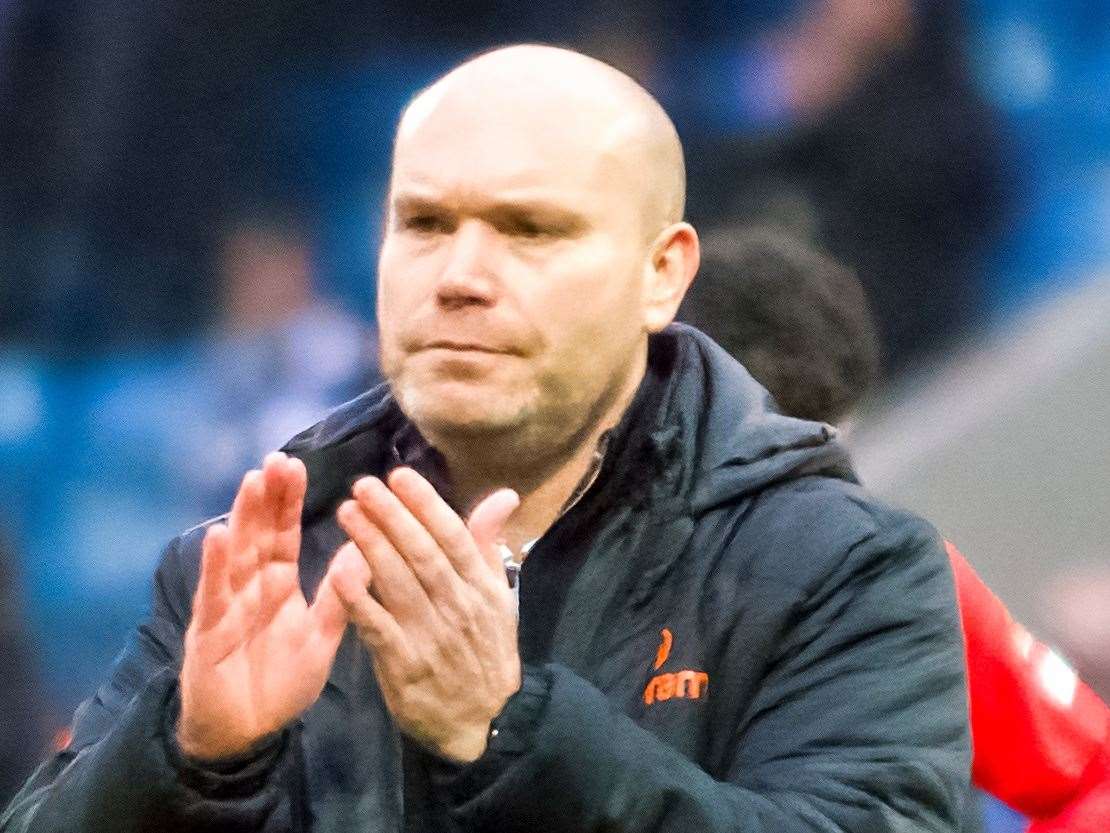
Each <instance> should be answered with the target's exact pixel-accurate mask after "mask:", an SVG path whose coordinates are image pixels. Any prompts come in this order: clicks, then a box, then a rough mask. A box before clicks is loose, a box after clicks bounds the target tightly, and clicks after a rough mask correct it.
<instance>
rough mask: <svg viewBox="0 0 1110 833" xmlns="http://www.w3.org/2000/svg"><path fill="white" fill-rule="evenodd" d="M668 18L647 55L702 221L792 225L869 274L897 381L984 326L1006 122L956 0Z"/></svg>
mask: <svg viewBox="0 0 1110 833" xmlns="http://www.w3.org/2000/svg"><path fill="white" fill-rule="evenodd" d="M733 11H734V10H733V4H731V3H727V2H721V0H687V2H682V3H679V4H677V6H676V5H675V4H668V5H667V6H666V7H660V11H659V16H660V18H661V19H659V20H657V21H655V22H654V24H653V31H651V32H650V40H648V35H649V32H644V33H643V34H644V36H645V42H649V43H651V44H653V48H654V49H655V50H656V51H657V58H656V61H655V66H656V72H657V74H658V78H657V86H658V87H659V88H660V92H661V93H662V96H663V99H664V103H665V104H667V105H668V106H669V109H670V110H671V111H672V112H676V113H677V114H678V117H679V127H680V129H681V130H683V131H684V133H685V134H686V138H687V140H688V149H689V166H690V174H691V185H690V214H691V217H692V219H693V220H694V221H695V223H697V222H699V221H700V222H702V223H705V222H707V221H708V222H721V221H733V220H748V221H753V222H759V221H764V222H767V221H770V222H777V223H780V224H787V225H790V226H791V227H793V229H794V230H795V231H797V232H799V233H801V234H805V235H808V236H809V237H810V238H811V239H814V240H815V241H816V242H820V243H821V244H823V246H824V247H825V248H827V249H828V250H829V251H830V252H831V253H832V254H833V255H834V256H835V257H836V258H837V259H838V260H840V261H842V262H844V263H845V264H847V265H848V266H850V267H852V268H853V269H855V270H856V272H857V273H858V274H859V275H860V277H861V279H862V281H863V283H864V286H865V289H866V290H867V293H868V297H869V299H870V301H871V305H872V308H873V309H874V311H875V315H876V318H877V319H878V324H879V329H880V335H881V340H882V343H883V347H884V355H885V359H886V364H887V367H888V368H889V369H891V370H894V371H897V370H898V369H900V368H901V367H903V366H904V365H905V364H906V363H907V362H910V361H912V360H913V359H914V358H915V357H918V356H921V355H922V354H925V353H929V352H931V351H934V350H936V349H937V348H938V347H942V346H944V345H945V344H947V343H949V342H950V341H951V339H952V338H953V337H956V336H958V335H960V334H961V333H963V332H964V331H965V330H966V328H967V327H968V326H970V325H971V324H972V323H973V322H974V321H975V320H976V319H977V317H978V315H979V314H980V313H981V312H982V308H983V303H984V297H985V296H984V284H985V280H986V279H985V276H984V273H983V267H982V258H983V256H984V255H985V248H986V247H987V246H988V245H989V244H990V243H991V242H992V241H993V240H994V239H995V237H996V233H997V231H998V230H999V226H1000V222H1001V220H1002V219H1003V218H1004V217H1005V213H1006V210H1005V200H1006V194H1007V187H1008V186H1007V184H1006V175H1005V174H1004V168H1005V164H1004V160H1003V158H1002V150H1001V148H1000V143H999V135H998V131H997V129H996V126H995V124H994V118H993V114H992V113H991V112H990V111H989V110H988V108H987V107H986V105H985V104H984V103H983V102H982V100H981V99H980V96H979V95H978V93H977V91H976V89H975V88H974V85H973V84H972V80H971V77H970V73H969V70H968V67H967V61H966V55H965V37H964V31H963V27H964V20H963V13H964V8H963V5H962V4H961V3H959V2H957V0H938V2H931V3H917V2H911V0H807V2H794V3H785V4H784V3H770V2H765V3H763V2H757V3H753V4H744V11H742V12H741V11H736V12H735V13H731V12H733Z"/></svg>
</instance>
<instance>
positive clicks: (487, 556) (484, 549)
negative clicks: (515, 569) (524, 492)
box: [466, 489, 520, 572]
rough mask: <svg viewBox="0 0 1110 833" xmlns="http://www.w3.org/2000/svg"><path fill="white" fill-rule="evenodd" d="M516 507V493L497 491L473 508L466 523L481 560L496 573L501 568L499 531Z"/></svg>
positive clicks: (517, 498) (517, 500)
mask: <svg viewBox="0 0 1110 833" xmlns="http://www.w3.org/2000/svg"><path fill="white" fill-rule="evenodd" d="M518 506H520V497H519V496H518V495H517V493H516V492H514V491H513V490H512V489H498V490H497V491H496V492H494V493H493V494H491V495H489V496H488V497H486V498H484V499H483V500H482V502H481V503H479V504H478V505H477V506H475V507H474V511H473V512H471V513H470V517H469V518H468V519H467V522H466V527H467V529H469V530H470V534H471V535H472V536H473V537H474V543H475V544H477V545H478V550H479V551H480V552H481V553H482V558H483V559H484V560H485V562H486V564H487V565H488V566H489V567H490V568H491V569H493V570H497V571H498V572H500V571H501V569H502V567H503V565H502V562H501V554H500V552H499V545H500V543H501V540H500V539H501V531H502V530H503V529H504V527H505V523H506V521H508V520H509V517H510V516H511V515H512V514H513V512H515V511H516V508H517V507H518Z"/></svg>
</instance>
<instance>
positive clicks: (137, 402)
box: [0, 206, 378, 713]
mask: <svg viewBox="0 0 1110 833" xmlns="http://www.w3.org/2000/svg"><path fill="white" fill-rule="evenodd" d="M225 225H226V228H227V229H229V231H228V232H227V233H226V235H225V237H224V240H223V242H222V244H221V245H220V247H219V249H218V254H217V256H216V257H215V262H216V263H217V264H218V268H217V274H218V275H219V276H220V285H221V289H220V290H219V291H218V292H213V293H212V294H211V295H210V297H209V299H208V301H209V305H210V306H211V309H212V313H211V319H213V320H214V321H216V322H218V324H217V325H215V326H214V328H213V330H212V331H211V332H210V333H208V334H207V335H206V336H205V337H203V338H197V339H193V340H190V341H187V342H178V343H176V344H175V345H173V346H172V347H166V348H163V349H161V350H158V351H139V352H133V351H132V352H126V353H119V354H116V355H113V356H109V357H106V358H102V359H99V360H97V361H88V362H84V363H81V364H74V365H70V364H67V365H66V366H65V369H64V370H63V371H58V370H55V371H54V372H53V373H51V374H50V376H51V378H52V379H53V380H54V381H52V382H51V383H50V384H49V385H48V386H46V387H45V391H46V393H45V394H44V399H43V403H42V407H41V409H40V410H41V411H42V412H43V413H42V416H41V419H40V422H41V424H42V426H43V427H42V428H41V429H40V432H41V433H42V434H44V435H45V436H49V442H46V441H39V442H35V441H34V438H31V439H29V440H28V441H27V442H24V443H22V444H20V445H19V447H18V448H16V447H15V446H12V447H10V448H9V447H5V446H4V445H3V444H0V479H2V482H3V485H4V488H5V490H6V492H8V493H11V494H13V495H16V496H17V497H18V498H19V501H20V502H21V504H22V505H23V507H24V512H23V513H22V514H23V518H22V519H21V520H22V524H23V528H24V530H25V532H24V534H25V537H26V550H27V567H26V572H27V578H28V583H29V585H30V587H31V594H30V596H31V599H32V604H31V605H29V610H28V614H29V615H30V616H32V617H33V620H34V622H35V625H36V630H37V631H38V632H39V633H41V634H43V641H42V649H41V657H40V659H41V660H42V662H43V665H44V670H45V671H46V673H47V675H48V682H49V684H50V688H51V691H52V693H54V694H55V697H56V700H57V702H58V709H59V712H60V713H68V712H69V711H70V710H71V709H72V707H73V706H74V705H75V704H76V703H77V702H78V701H79V700H80V699H81V698H83V697H85V696H87V694H88V691H89V690H90V688H91V687H92V686H93V685H94V684H95V683H96V682H97V681H98V679H99V675H100V674H101V673H102V670H103V668H104V665H105V663H107V662H109V661H110V659H111V653H112V652H114V650H115V649H116V647H117V646H118V645H119V642H120V640H121V639H122V638H123V636H124V634H125V633H126V632H127V631H128V630H129V629H130V627H131V626H132V624H133V623H134V622H135V621H137V620H138V619H139V617H140V616H141V615H142V613H143V610H144V609H145V608H146V606H147V604H148V601H149V600H148V598H147V596H146V592H145V590H144V589H143V588H144V587H146V586H147V581H148V579H149V575H150V571H151V570H152V569H153V565H154V562H155V559H156V558H157V556H158V553H159V549H160V547H161V545H162V544H163V543H164V541H165V540H166V538H167V537H168V536H171V535H172V534H174V533H175V531H177V530H180V529H184V528H187V527H189V526H192V525H193V524H196V523H198V522H199V521H201V520H203V519H204V518H206V517H210V516H212V515H216V514H220V513H222V512H224V511H226V510H227V508H228V507H229V504H230V500H231V497H232V496H233V494H234V491H235V488H236V486H237V484H238V480H239V478H240V477H241V476H242V472H243V471H245V470H247V469H248V468H250V467H251V466H253V465H256V464H257V463H258V461H259V460H260V459H261V458H262V456H263V454H264V453H265V452H266V451H269V450H272V449H273V448H276V447H277V446H278V445H280V444H281V443H283V442H284V441H285V440H287V439H288V437H289V436H291V435H293V434H295V433H297V432H298V431H300V430H301V429H302V428H304V427H306V426H308V425H310V424H312V423H313V422H315V421H316V420H317V419H318V418H319V417H320V416H321V415H322V414H323V413H325V412H326V411H327V410H329V409H330V408H331V407H334V406H335V405H338V404H340V403H341V402H343V401H345V400H346V399H349V398H351V397H353V396H355V395H356V394H358V393H360V392H362V391H363V390H365V389H366V388H368V387H370V386H372V385H373V384H375V383H376V382H377V381H378V373H377V365H376V347H375V344H374V339H373V334H372V330H371V329H370V328H369V327H368V326H367V325H366V324H365V323H364V322H362V321H361V320H359V319H357V318H354V317H353V316H351V315H350V314H349V313H347V312H346V311H345V310H344V309H343V308H342V307H340V306H338V305H336V304H334V303H331V302H329V301H327V300H325V299H324V298H322V297H321V296H320V294H319V293H318V292H317V291H316V289H315V285H314V278H315V274H314V268H313V262H312V259H311V255H310V252H311V245H310V241H309V238H308V235H307V232H306V231H305V230H304V228H303V223H302V222H301V221H300V220H299V218H298V217H297V216H296V215H295V214H291V213H289V212H287V211H284V210H281V209H274V208H272V207H261V206H253V207H250V208H242V209H240V210H238V211H237V212H236V214H235V215H234V217H232V218H229V219H228V220H227V221H226V223H225ZM13 461H15V462H17V463H18V464H19V465H18V467H17V468H14V469H13V468H12V466H11V463H12V462H13ZM25 472H34V476H32V477H28V476H21V473H25Z"/></svg>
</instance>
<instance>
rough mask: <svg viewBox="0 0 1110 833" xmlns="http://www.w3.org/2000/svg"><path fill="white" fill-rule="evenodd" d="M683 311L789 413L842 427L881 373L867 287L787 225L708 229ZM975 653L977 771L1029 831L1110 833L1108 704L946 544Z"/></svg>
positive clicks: (980, 782)
mask: <svg viewBox="0 0 1110 833" xmlns="http://www.w3.org/2000/svg"><path fill="white" fill-rule="evenodd" d="M679 318H680V320H683V321H686V322H688V323H691V324H693V325H695V326H697V327H699V328H700V329H701V330H703V331H704V332H706V333H708V334H709V335H710V336H711V337H713V338H714V339H715V340H716V341H717V342H718V343H719V344H720V345H721V346H722V347H724V348H725V349H726V350H727V351H728V352H729V353H731V354H732V355H733V356H734V357H736V358H737V359H738V360H739V361H740V362H741V364H743V365H744V366H745V367H746V368H747V369H748V371H749V372H750V373H751V374H752V375H753V376H754V377H755V378H756V379H757V380H758V381H759V382H760V383H761V384H763V386H764V387H766V388H767V389H768V390H769V391H770V393H771V395H772V396H773V397H774V398H775V400H776V402H777V403H778V404H779V407H780V410H782V412H783V413H785V414H788V415H790V416H796V417H799V418H803V419H816V420H820V421H823V422H830V423H842V422H843V421H844V420H845V418H846V417H848V416H849V415H850V413H851V411H852V409H853V408H854V407H855V405H856V404H857V403H858V402H859V401H860V399H861V398H862V397H863V395H864V394H865V393H866V392H867V390H868V388H869V387H870V385H871V384H872V383H873V381H874V380H875V378H876V377H877V375H878V364H879V362H878V345H877V340H876V336H875V328H874V324H873V323H872V320H871V317H870V313H869V311H868V308H867V303H866V299H865V297H864V293H863V289H862V286H861V285H860V283H859V281H858V279H857V278H856V276H855V275H854V274H853V273H852V272H851V271H850V270H848V269H846V268H844V267H843V266H841V265H840V264H838V263H836V262H835V261H833V260H832V259H830V258H829V257H827V256H825V255H824V254H823V253H821V252H819V251H817V250H816V249H814V248H812V247H810V246H808V245H807V244H806V243H803V242H802V241H800V240H798V239H795V238H794V237H792V236H791V235H789V234H786V233H784V232H780V231H775V230H772V229H767V228H764V229H759V228H750V229H746V230H739V231H733V232H721V233H718V234H715V235H713V234H711V235H706V236H705V239H704V240H703V249H702V265H701V268H700V270H699V272H698V276H697V280H696V281H695V283H694V286H693V287H692V289H691V291H690V293H689V294H688V295H687V298H686V301H685V302H684V304H683V307H682V309H681V310H680V312H679ZM947 548H948V555H949V557H950V559H951V562H952V569H953V574H954V576H955V581H956V592H957V598H958V600H959V605H960V616H961V620H962V622H963V628H964V637H965V643H966V651H967V671H968V694H969V698H970V716H971V731H972V741H973V755H974V757H973V761H972V780H973V782H974V783H975V785H976V786H978V787H979V788H980V789H982V790H984V791H986V792H989V793H991V794H992V795H994V796H995V797H997V798H999V799H1000V800H1002V801H1003V802H1005V803H1006V804H1008V805H1010V806H1011V807H1013V808H1014V809H1016V810H1018V811H1019V812H1021V813H1022V814H1024V815H1026V816H1028V817H1029V818H1030V819H1031V820H1032V822H1031V826H1030V829H1029V833H1108V831H1110V710H1108V708H1107V706H1106V704H1105V703H1104V702H1103V701H1102V700H1101V699H1099V697H1098V695H1096V694H1095V692H1094V691H1092V690H1091V688H1090V687H1088V686H1087V685H1086V684H1085V683H1084V682H1083V681H1082V680H1080V679H1079V678H1078V677H1077V676H1076V674H1075V672H1074V671H1072V669H1071V668H1070V667H1069V666H1068V665H1067V663H1066V662H1065V661H1064V660H1063V659H1062V658H1061V657H1060V656H1059V655H1058V654H1057V653H1056V652H1055V651H1053V650H1052V649H1050V648H1049V647H1048V646H1046V645H1045V644H1043V643H1041V642H1039V641H1037V640H1036V639H1035V638H1034V637H1033V636H1032V635H1031V634H1030V633H1029V631H1027V630H1026V629H1025V628H1024V627H1022V625H1021V624H1019V623H1018V622H1016V621H1014V619H1013V617H1011V616H1010V613H1009V611H1008V610H1007V609H1006V606H1005V605H1004V604H1003V603H1002V601H1001V600H999V599H998V597H997V596H995V595H994V594H993V593H992V592H991V591H990V589H989V588H988V587H987V586H986V584H985V583H984V582H983V581H982V579H980V578H979V576H978V575H977V574H976V573H975V570H974V569H972V567H971V565H970V564H969V563H968V562H967V560H966V559H965V558H964V557H963V555H961V554H960V552H959V550H957V549H956V547H955V546H954V545H953V544H952V543H950V542H949V543H948V544H947Z"/></svg>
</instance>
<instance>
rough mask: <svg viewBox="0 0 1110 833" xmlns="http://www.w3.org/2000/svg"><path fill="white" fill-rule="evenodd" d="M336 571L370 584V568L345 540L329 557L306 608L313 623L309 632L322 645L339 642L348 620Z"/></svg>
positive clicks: (354, 548) (359, 582)
mask: <svg viewBox="0 0 1110 833" xmlns="http://www.w3.org/2000/svg"><path fill="white" fill-rule="evenodd" d="M340 572H348V573H353V574H354V576H355V578H354V581H356V582H357V583H358V584H360V585H361V586H362V587H366V585H368V584H369V583H370V567H369V566H368V565H367V563H366V559H365V558H363V557H362V553H361V552H359V549H358V547H357V546H355V544H354V543H352V542H350V541H348V542H347V543H346V544H344V545H343V546H342V547H340V548H339V551H338V552H337V553H336V554H335V557H334V558H332V560H331V564H329V565H328V570H327V572H326V573H325V574H324V578H323V579H322V580H321V581H320V586H319V588H317V590H316V598H315V599H313V601H312V607H310V608H309V611H308V613H309V617H310V618H311V620H312V623H313V632H314V633H315V635H316V638H317V639H318V640H319V641H320V642H322V643H324V644H325V645H328V644H332V643H334V644H335V645H338V644H339V640H340V639H341V638H342V637H343V631H344V630H345V629H346V627H347V622H348V621H349V619H348V616H347V609H346V608H345V607H344V605H343V601H342V599H340V598H339V592H338V590H337V589H336V582H337V581H338V579H337V574H338V573H340Z"/></svg>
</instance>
